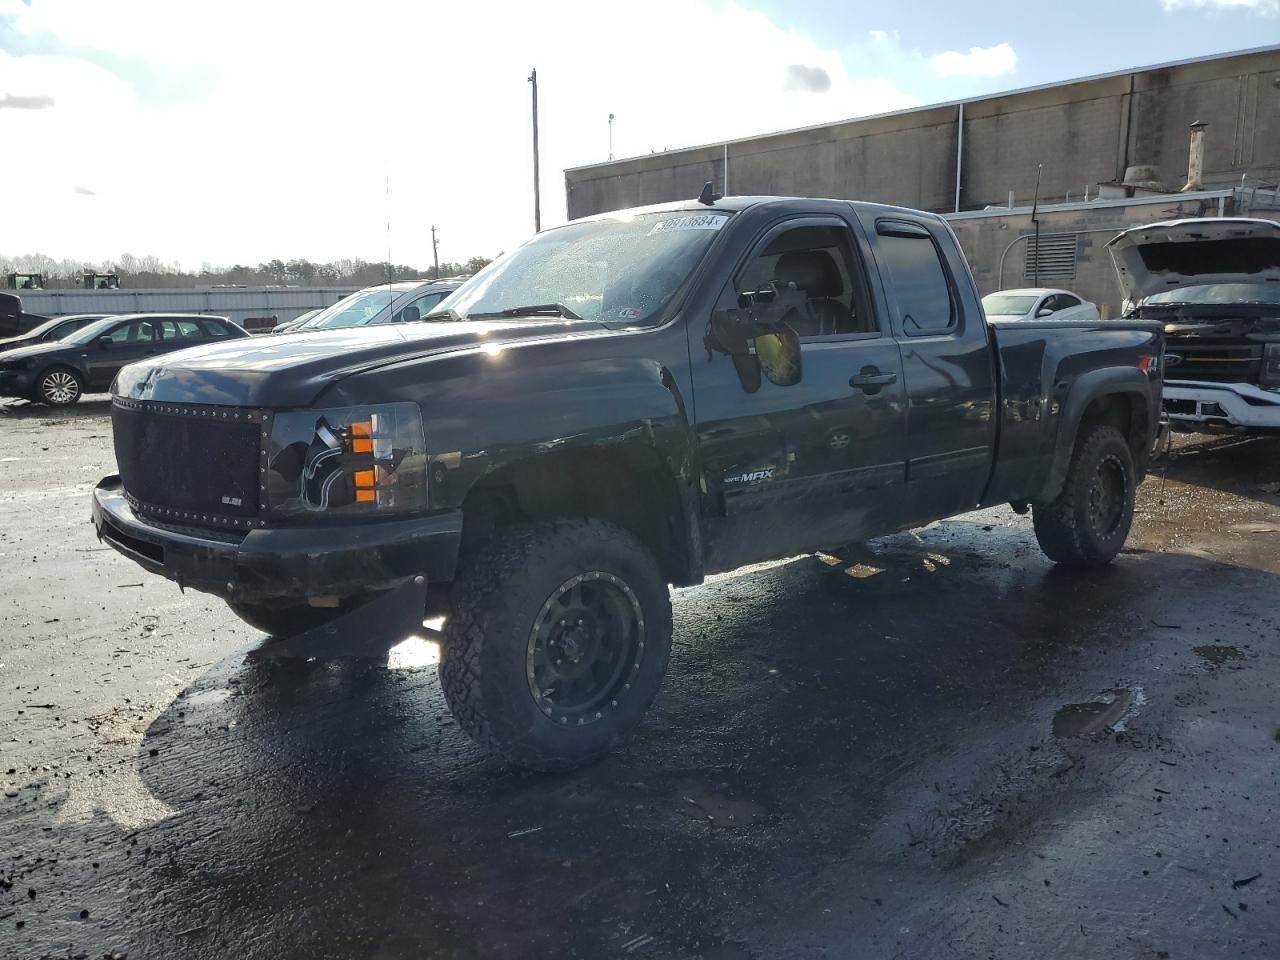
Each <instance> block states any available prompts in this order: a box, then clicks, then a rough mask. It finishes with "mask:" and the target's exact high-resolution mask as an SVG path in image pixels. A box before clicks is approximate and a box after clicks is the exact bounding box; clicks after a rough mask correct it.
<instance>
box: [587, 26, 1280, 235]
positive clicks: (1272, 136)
mask: <svg viewBox="0 0 1280 960" xmlns="http://www.w3.org/2000/svg"><path fill="white" fill-rule="evenodd" d="M961 114H963V117H964V122H963V147H962V150H961V153H962V157H961V160H962V165H961V166H962V172H961V176H960V187H961V190H960V206H961V209H962V210H978V209H981V208H982V207H984V206H986V205H989V204H1006V203H1007V202H1008V196H1009V191H1011V190H1012V191H1013V192H1014V195H1015V197H1016V198H1017V199H1018V200H1019V201H1022V202H1029V201H1030V198H1031V195H1032V192H1033V190H1034V187H1035V179H1036V167H1037V164H1043V170H1042V175H1041V187H1040V189H1041V197H1042V198H1043V199H1048V200H1058V201H1062V200H1065V199H1066V198H1067V197H1068V196H1070V197H1072V198H1079V197H1080V196H1081V195H1082V194H1083V192H1084V190H1085V187H1086V185H1088V186H1089V188H1090V190H1091V191H1093V190H1096V184H1097V183H1099V182H1102V181H1109V180H1118V179H1121V178H1123V176H1124V171H1125V168H1126V167H1127V166H1131V165H1137V164H1156V165H1158V166H1159V173H1160V178H1161V180H1162V182H1163V183H1164V185H1165V186H1167V187H1170V188H1172V189H1173V190H1177V189H1179V188H1180V187H1181V186H1182V185H1183V183H1185V181H1186V172H1187V145H1188V130H1187V128H1188V126H1189V125H1190V124H1191V123H1192V122H1194V121H1196V120H1203V121H1205V122H1207V123H1208V124H1209V127H1208V129H1207V131H1206V149H1205V177H1204V185H1205V186H1206V187H1217V186H1238V185H1239V183H1240V179H1241V176H1242V175H1246V174H1247V175H1249V176H1251V177H1254V178H1259V179H1262V180H1266V181H1270V182H1273V183H1274V182H1275V181H1276V180H1278V179H1280V48H1270V49H1266V50H1260V51H1251V52H1246V53H1241V54H1231V55H1225V56H1221V57H1214V58H1211V59H1205V60H1200V61H1192V62H1187V63H1181V64H1175V65H1171V66H1166V67H1158V68H1151V69H1143V70H1136V71H1133V72H1126V73H1120V74H1116V75H1112V76H1107V77H1100V78H1092V79H1087V80H1080V81H1074V82H1070V83H1063V84H1057V85H1054V86H1050V87H1043V88H1039V89H1031V90H1022V91H1015V92H1011V93H1008V94H1002V95H997V96H990V97H983V98H979V99H976V100H971V101H966V102H964V103H963V104H961V103H955V104H948V105H943V106H935V107H924V108H920V109H915V110H907V111H902V112H899V113H894V114H888V115H885V116H880V117H870V118H866V119H861V120H850V121H844V122H839V123H832V124H827V125H824V126H819V127H811V128H807V129H803V130H793V131H787V132H783V133H776V134H770V135H766V136H760V137H751V138H748V139H744V140H737V141H732V142H730V143H729V144H727V145H725V144H715V145H708V146H702V147H694V148H690V149H687V150H672V151H667V152H664V153H660V154H651V155H649V156H646V157H637V158H634V159H630V160H619V161H616V162H612V163H602V164H597V165H594V166H587V167H578V168H574V169H571V170H566V171H565V189H566V192H567V200H568V210H569V216H570V217H571V218H572V217H581V216H587V215H589V214H593V213H600V212H604V211H607V210H617V209H622V208H624V207H629V206H636V205H639V204H646V203H659V202H662V201H667V200H678V199H681V198H684V197H690V198H691V197H695V196H697V194H698V191H699V190H700V189H701V187H702V184H703V183H705V182H706V181H707V180H712V181H714V182H715V183H716V184H717V186H719V185H722V184H723V183H724V182H725V156H726V147H727V155H728V184H729V192H731V193H734V194H737V195H751V194H766V195H768V194H773V195H779V194H780V195H798V196H822V197H848V198H851V199H855V198H856V199H860V200H873V201H879V202H882V203H896V204H903V205H905V206H910V207H917V208H920V209H925V210H933V211H938V212H943V211H951V210H953V209H954V205H955V192H956V147H957V138H958V134H959V131H960V118H961Z"/></svg>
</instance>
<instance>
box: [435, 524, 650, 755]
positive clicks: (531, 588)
mask: <svg viewBox="0 0 1280 960" xmlns="http://www.w3.org/2000/svg"><path fill="white" fill-rule="evenodd" d="M452 600H453V605H452V606H453V609H452V614H451V616H450V617H449V619H448V621H447V622H446V625H445V638H444V645H443V652H442V656H441V661H440V680H441V686H442V687H443V689H444V694H445V698H446V699H447V700H448V702H449V707H450V709H451V710H452V711H453V714H454V716H455V717H456V718H457V720H458V722H459V723H460V724H461V725H462V728H463V729H464V730H466V731H467V733H468V734H470V735H471V737H472V738H473V739H475V740H476V741H477V742H478V743H480V744H481V745H482V746H484V747H486V748H487V749H489V750H491V751H493V752H494V753H496V754H497V755H499V756H500V757H502V758H503V759H505V760H508V761H510V762H511V763H515V764H518V765H519V766H523V767H529V768H532V769H536V770H566V769H569V768H572V767H575V766H579V765H581V764H584V763H589V762H591V761H592V760H595V759H597V758H599V757H601V756H603V755H604V754H605V753H607V752H608V751H609V750H611V749H612V748H613V747H614V746H615V745H616V744H618V743H619V742H621V740H622V739H623V738H624V737H625V736H626V735H627V734H628V733H629V732H630V731H631V730H632V729H633V728H634V727H635V726H636V724H638V723H639V722H640V719H641V718H642V717H643V716H644V714H645V711H646V710H648V708H649V705H650V704H651V703H652V702H653V698H654V697H655V696H656V695H657V692H658V687H659V685H660V684H661V682H662V677H663V674H664V673H665V672H666V668H667V659H668V657H669V656H670V653H671V599H670V595H669V593H668V591H667V583H666V580H665V578H664V577H663V576H662V572H661V570H660V569H659V568H658V564H657V562H656V561H655V560H654V558H653V556H652V554H651V553H650V552H649V551H648V550H647V549H646V548H645V546H644V545H643V544H642V543H641V542H640V541H639V540H637V539H636V538H635V537H634V536H633V535H632V534H630V533H628V532H627V531H625V530H622V529H620V528H619V527H616V526H613V525H612V524H607V523H603V522H600V521H598V520H572V521H570V520H564V521H554V522H546V523H537V524H531V525H528V526H521V527H511V528H507V529H503V530H499V531H498V532H497V533H496V534H495V535H494V536H493V537H492V538H491V539H489V540H488V541H487V542H485V543H484V544H482V545H481V546H480V547H479V548H478V549H477V550H476V551H475V552H474V553H473V554H472V555H471V556H470V557H468V558H466V559H465V560H464V562H463V565H462V568H461V570H460V571H459V575H458V578H457V579H456V580H455V582H454V587H453V592H452Z"/></svg>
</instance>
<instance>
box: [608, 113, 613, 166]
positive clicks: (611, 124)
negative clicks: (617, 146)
mask: <svg viewBox="0 0 1280 960" xmlns="http://www.w3.org/2000/svg"><path fill="white" fill-rule="evenodd" d="M609 159H610V160H612V159H613V114H612V113H611V114H609Z"/></svg>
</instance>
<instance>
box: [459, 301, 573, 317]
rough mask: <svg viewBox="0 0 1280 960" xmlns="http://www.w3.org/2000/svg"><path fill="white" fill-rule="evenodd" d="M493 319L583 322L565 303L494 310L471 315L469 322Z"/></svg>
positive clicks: (468, 315)
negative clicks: (528, 318) (517, 318)
mask: <svg viewBox="0 0 1280 960" xmlns="http://www.w3.org/2000/svg"><path fill="white" fill-rule="evenodd" d="M493 317H564V319H566V320H581V319H582V317H580V316H578V315H577V314H576V313H574V312H573V311H572V310H570V309H569V308H568V307H566V306H565V305H564V304H563V303H531V304H529V305H528V306H524V307H507V309H505V310H494V311H492V312H490V313H469V314H467V319H468V320H485V319H492V318H493Z"/></svg>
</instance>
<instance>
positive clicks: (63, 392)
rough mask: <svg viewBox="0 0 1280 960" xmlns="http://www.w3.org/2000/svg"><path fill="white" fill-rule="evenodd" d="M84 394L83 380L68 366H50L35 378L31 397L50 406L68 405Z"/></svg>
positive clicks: (77, 400)
mask: <svg viewBox="0 0 1280 960" xmlns="http://www.w3.org/2000/svg"><path fill="white" fill-rule="evenodd" d="M82 396H84V381H83V380H82V379H81V378H80V374H78V373H76V372H75V371H74V370H72V369H71V368H70V367H50V368H49V369H48V370H45V371H44V372H42V373H41V374H40V376H39V377H37V378H36V384H35V388H34V392H33V397H32V399H34V400H36V401H38V402H39V403H47V404H48V405H49V406H51V407H69V406H71V405H72V404H75V403H77V402H79V400H80V398H81V397H82Z"/></svg>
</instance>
